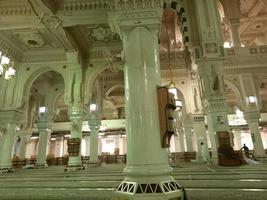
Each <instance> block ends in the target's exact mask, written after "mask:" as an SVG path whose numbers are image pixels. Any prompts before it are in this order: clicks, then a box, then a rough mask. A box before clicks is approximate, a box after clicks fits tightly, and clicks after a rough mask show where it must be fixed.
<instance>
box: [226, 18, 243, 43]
mask: <svg viewBox="0 0 267 200" xmlns="http://www.w3.org/2000/svg"><path fill="white" fill-rule="evenodd" d="M229 25H230V34H231V39H232V44H233V47H241V40H240V34H239V30H238V29H239V26H240V20H239V19H230V20H229Z"/></svg>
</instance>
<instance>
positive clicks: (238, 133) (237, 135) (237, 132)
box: [233, 127, 243, 150]
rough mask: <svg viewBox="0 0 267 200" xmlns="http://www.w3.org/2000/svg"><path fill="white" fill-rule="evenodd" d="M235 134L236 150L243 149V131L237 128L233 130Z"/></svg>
mask: <svg viewBox="0 0 267 200" xmlns="http://www.w3.org/2000/svg"><path fill="white" fill-rule="evenodd" d="M233 132H234V149H235V150H240V149H241V148H242V146H243V145H242V141H241V129H240V128H238V127H236V128H234V130H233Z"/></svg>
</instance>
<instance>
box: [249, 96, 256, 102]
mask: <svg viewBox="0 0 267 200" xmlns="http://www.w3.org/2000/svg"><path fill="white" fill-rule="evenodd" d="M248 102H249V103H256V97H255V96H249V97H248Z"/></svg>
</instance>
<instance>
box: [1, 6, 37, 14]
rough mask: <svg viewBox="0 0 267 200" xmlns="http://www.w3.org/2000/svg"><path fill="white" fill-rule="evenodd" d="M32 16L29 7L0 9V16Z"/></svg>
mask: <svg viewBox="0 0 267 200" xmlns="http://www.w3.org/2000/svg"><path fill="white" fill-rule="evenodd" d="M18 15H20V16H33V15H34V13H33V12H32V9H31V8H30V6H25V5H18V6H16V7H11V6H6V7H1V8H0V16H18Z"/></svg>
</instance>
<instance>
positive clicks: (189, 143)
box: [183, 115, 193, 152]
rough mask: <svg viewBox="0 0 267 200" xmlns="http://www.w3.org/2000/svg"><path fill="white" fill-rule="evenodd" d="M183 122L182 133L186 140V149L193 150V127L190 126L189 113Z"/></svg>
mask: <svg viewBox="0 0 267 200" xmlns="http://www.w3.org/2000/svg"><path fill="white" fill-rule="evenodd" d="M183 124H184V133H185V141H186V151H187V152H193V138H192V136H193V135H192V128H193V127H192V122H191V116H190V115H188V116H187V118H186V120H185V121H184V123H183Z"/></svg>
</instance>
